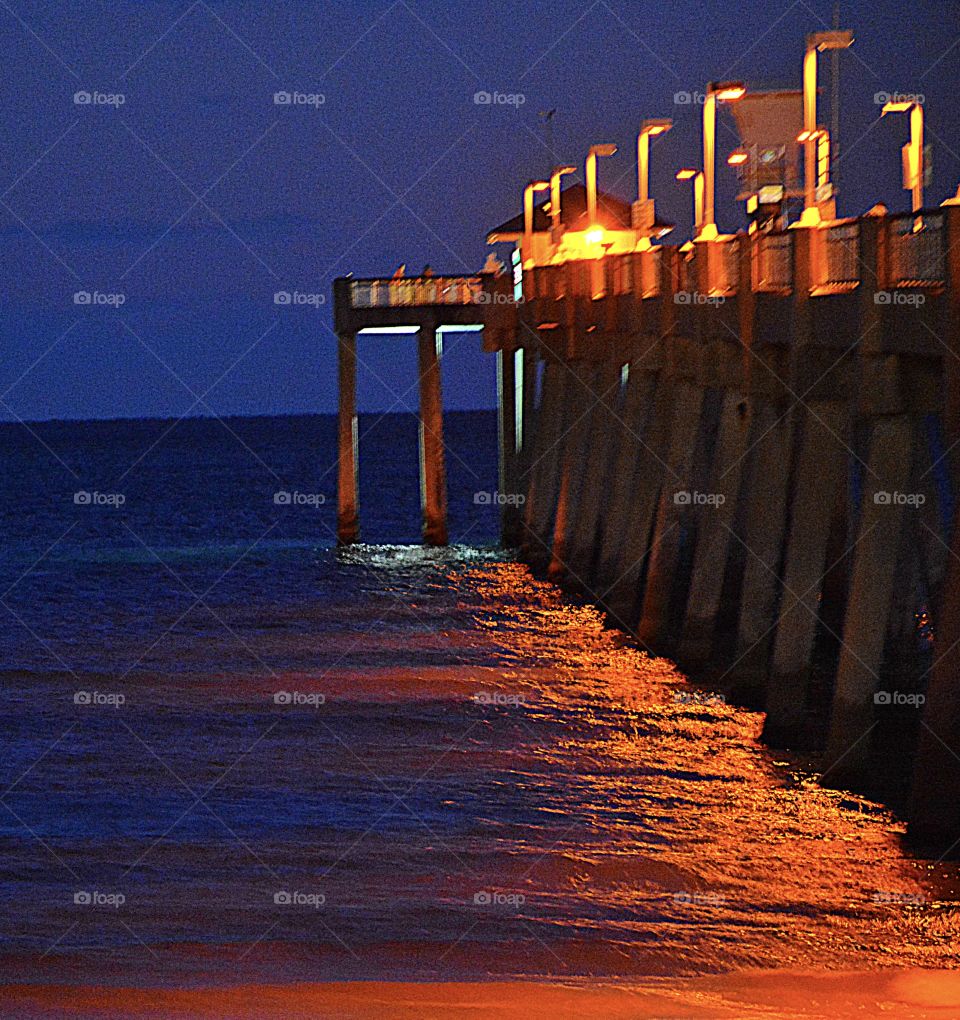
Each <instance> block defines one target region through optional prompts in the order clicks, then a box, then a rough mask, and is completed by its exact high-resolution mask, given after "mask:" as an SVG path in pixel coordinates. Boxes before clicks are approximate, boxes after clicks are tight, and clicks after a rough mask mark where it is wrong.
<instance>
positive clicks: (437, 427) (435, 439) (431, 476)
mask: <svg viewBox="0 0 960 1020" xmlns="http://www.w3.org/2000/svg"><path fill="white" fill-rule="evenodd" d="M439 346H440V337H439V334H438V333H437V330H436V329H435V328H433V327H430V326H421V328H420V332H419V334H418V335H417V349H418V353H419V361H420V505H421V507H422V508H423V540H424V541H425V542H426V543H427V545H446V544H447V471H446V465H445V463H444V446H443V398H442V395H441V388H440V352H439Z"/></svg>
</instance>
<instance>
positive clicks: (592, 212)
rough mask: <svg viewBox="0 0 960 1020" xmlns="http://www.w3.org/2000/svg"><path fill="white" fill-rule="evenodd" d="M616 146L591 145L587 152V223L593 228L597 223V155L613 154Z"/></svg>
mask: <svg viewBox="0 0 960 1020" xmlns="http://www.w3.org/2000/svg"><path fill="white" fill-rule="evenodd" d="M616 151H617V147H616V146H615V145H611V144H603V145H591V146H590V151H589V153H587V166H586V177H587V225H588V228H589V229H591V230H592V229H593V228H594V227H595V226H596V225H597V157H598V156H613V155H615V154H616Z"/></svg>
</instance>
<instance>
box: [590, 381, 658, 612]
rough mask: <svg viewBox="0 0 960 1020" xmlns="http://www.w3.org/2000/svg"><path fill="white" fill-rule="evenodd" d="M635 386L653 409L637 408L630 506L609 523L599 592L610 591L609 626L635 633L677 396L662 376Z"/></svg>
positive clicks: (627, 486) (606, 602)
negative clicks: (642, 418) (641, 417)
mask: <svg viewBox="0 0 960 1020" xmlns="http://www.w3.org/2000/svg"><path fill="white" fill-rule="evenodd" d="M637 384H638V388H637V391H636V394H635V396H636V398H637V399H639V400H640V401H649V402H650V405H652V406H648V407H642V406H641V407H639V408H637V409H636V410H637V411H638V412H641V413H642V412H644V411H645V412H646V414H647V420H646V422H645V427H644V428H643V433H642V436H641V438H640V439H639V440H637V441H635V443H634V444H630V443H629V442H628V443H627V451H628V453H629V454H630V455H631V457H632V459H633V461H634V464H633V471H632V472H630V471H627V472H626V474H625V475H624V478H623V484H624V487H625V495H626V500H627V502H626V504H619V501H618V506H617V508H616V510H615V512H614V514H613V515H612V516H611V519H610V521H608V522H607V527H606V528H605V529H604V541H603V549H604V554H603V555H604V559H603V560H601V568H602V570H603V574H602V585H601V587H603V586H606V588H607V590H606V591H605V592H604V595H603V604H604V608H605V609H606V610H607V613H608V614H609V616H610V621H611V622H612V623H613V624H615V625H616V626H618V627H621V628H623V629H624V630H627V631H632V630H633V629H634V627H635V626H636V623H637V606H638V604H639V601H640V588H641V584H642V580H643V572H644V567H645V565H646V562H647V558H648V555H649V554H650V535H651V532H652V530H653V525H654V520H655V517H656V512H657V501H658V499H659V498H660V488H661V486H662V485H663V484H664V476H665V474H669V473H670V468H669V465H668V464H667V462H666V461H664V459H663V457H662V456H661V451H665V450H667V449H668V446H669V443H670V434H671V428H672V427H673V424H674V409H675V397H676V395H675V392H674V387H673V383H672V380H671V379H670V378H669V377H668V376H667V375H666V373H665V372H663V371H661V372H656V373H654V372H644V373H638V374H637ZM631 402H632V401H631ZM629 411H630V409H629V408H628V413H629ZM635 420H636V419H635ZM668 457H669V454H668ZM618 494H619V493H618ZM608 550H609V552H608ZM607 556H609V559H607V558H606V557H607ZM608 579H609V580H608Z"/></svg>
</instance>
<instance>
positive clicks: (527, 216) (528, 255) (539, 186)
mask: <svg viewBox="0 0 960 1020" xmlns="http://www.w3.org/2000/svg"><path fill="white" fill-rule="evenodd" d="M549 187H550V184H549V182H548V181H531V182H530V183H529V184H528V185H527V186H526V187H525V188H524V189H523V252H522V255H523V265H524V268H527V267H528V266H532V265H533V196H534V194H535V193H536V192H538V191H546V190H547V188H549Z"/></svg>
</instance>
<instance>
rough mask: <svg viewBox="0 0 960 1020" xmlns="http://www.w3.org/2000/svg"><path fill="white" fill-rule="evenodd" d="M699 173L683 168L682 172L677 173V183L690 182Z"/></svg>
mask: <svg viewBox="0 0 960 1020" xmlns="http://www.w3.org/2000/svg"><path fill="white" fill-rule="evenodd" d="M698 172H699V171H697V170H691V169H690V168H689V167H685V168H684V169H683V170H678V171H677V180H678V181H692V180H693V178H694V177H696V176H697V174H698Z"/></svg>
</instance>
